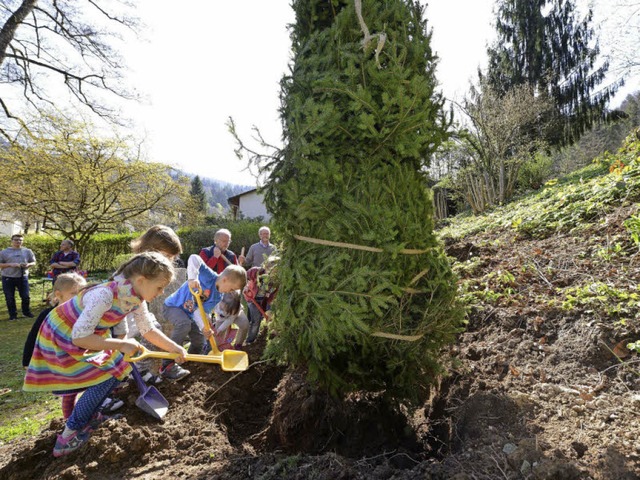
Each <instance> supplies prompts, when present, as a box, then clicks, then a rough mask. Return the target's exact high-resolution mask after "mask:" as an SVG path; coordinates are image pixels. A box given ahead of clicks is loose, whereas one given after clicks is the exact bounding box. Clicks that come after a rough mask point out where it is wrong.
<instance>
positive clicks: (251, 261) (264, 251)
mask: <svg viewBox="0 0 640 480" xmlns="http://www.w3.org/2000/svg"><path fill="white" fill-rule="evenodd" d="M258 236H259V237H260V241H259V242H258V243H254V244H253V245H251V246H250V247H249V251H248V252H247V256H246V257H245V256H243V255H240V257H238V260H239V262H240V265H243V266H244V268H246V269H247V270H248V269H250V268H251V267H260V266H261V265H262V264H263V263H264V261H265V260H266V259H267V258H269V257H270V256H271V254H272V253H273V251H274V250H275V249H276V246H275V245H274V244H273V243H271V242H269V239H270V238H271V230H270V229H269V227H267V226H262V227H260V230H258Z"/></svg>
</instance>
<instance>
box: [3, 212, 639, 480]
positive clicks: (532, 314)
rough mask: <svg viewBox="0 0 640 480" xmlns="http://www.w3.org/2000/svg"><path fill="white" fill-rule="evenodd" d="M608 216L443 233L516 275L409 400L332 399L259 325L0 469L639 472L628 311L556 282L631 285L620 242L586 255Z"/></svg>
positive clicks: (146, 474)
mask: <svg viewBox="0 0 640 480" xmlns="http://www.w3.org/2000/svg"><path fill="white" fill-rule="evenodd" d="M624 213H625V215H622V216H621V218H624V217H625V216H626V214H627V213H629V212H624ZM618 220H619V219H617V218H613V217H612V218H610V219H607V221H606V222H604V223H603V224H602V226H600V227H597V228H595V227H594V228H593V229H592V230H591V231H588V232H582V233H580V234H579V235H575V236H572V235H559V236H553V237H550V238H547V239H543V240H533V239H521V238H516V237H515V236H514V234H513V233H512V232H510V231H504V232H501V233H497V234H496V233H492V234H481V235H476V236H474V237H470V238H467V239H465V240H463V241H459V242H449V244H448V245H447V249H448V253H449V254H450V255H451V256H452V257H455V258H456V260H457V262H462V263H461V264H466V265H469V266H470V267H469V268H468V269H466V270H462V273H461V277H462V279H463V280H466V281H467V282H474V281H475V279H478V288H484V286H482V287H480V285H481V282H480V279H484V280H483V282H485V283H486V282H487V281H489V282H491V281H495V282H498V281H499V280H498V279H500V278H501V277H500V274H501V272H507V271H508V272H511V274H513V277H514V278H513V279H509V278H507V277H502V278H503V280H502V286H501V289H502V290H501V291H502V296H501V297H500V298H499V299H497V300H495V299H494V300H493V301H491V302H488V303H483V302H478V303H477V304H475V305H473V307H472V308H471V311H470V313H469V324H468V328H467V329H466V331H465V332H464V333H462V334H461V335H460V336H459V340H458V342H457V343H456V344H455V345H453V346H452V347H451V348H450V351H448V352H443V355H449V356H451V357H452V358H453V359H454V365H455V368H454V370H453V371H452V372H451V375H449V376H448V377H445V378H442V379H440V380H439V381H438V382H437V385H435V386H434V387H433V389H432V392H431V395H430V398H429V401H428V402H426V403H425V404H424V405H422V406H419V407H417V408H415V407H414V408H408V407H406V406H400V407H394V406H391V405H389V404H387V403H386V402H385V401H384V399H383V398H382V397H381V396H380V395H375V394H354V395H352V396H350V397H349V398H347V399H346V400H344V401H337V400H334V399H332V398H330V397H327V396H326V395H324V394H322V393H319V392H317V391H315V390H314V389H313V388H312V387H311V386H310V385H309V384H307V383H306V381H305V375H304V372H303V371H296V370H290V369H285V368H282V367H275V366H273V365H269V364H267V363H264V362H260V356H261V353H262V350H263V348H264V338H261V339H260V341H259V342H257V344H255V345H252V346H251V347H250V348H249V350H248V352H249V357H250V360H251V362H252V365H251V367H250V369H249V370H247V371H246V372H242V373H239V374H234V373H229V372H222V371H221V370H220V369H219V368H218V367H217V366H215V365H213V366H212V365H207V364H190V365H189V368H190V369H191V371H192V374H191V375H190V376H189V377H187V378H186V379H185V380H184V381H182V382H179V383H167V382H165V383H163V384H161V385H160V386H159V389H160V391H161V392H162V394H163V395H164V396H165V397H166V398H167V399H168V400H169V402H170V404H171V406H170V409H169V413H168V414H167V415H166V417H165V418H164V420H163V421H157V420H154V419H152V418H151V417H149V416H148V415H146V414H145V413H143V412H142V411H141V410H139V409H137V408H136V407H135V405H134V402H135V399H136V397H137V394H138V392H137V390H136V389H135V387H132V386H130V387H128V388H126V389H125V390H123V391H121V392H120V393H119V394H118V395H119V396H121V398H123V399H125V400H126V406H125V407H124V408H123V409H122V412H123V413H124V414H125V416H124V418H122V419H119V420H111V421H109V422H107V423H106V424H104V425H103V426H101V427H100V428H99V429H98V430H97V431H96V432H95V433H94V434H93V436H92V438H91V440H90V442H89V443H88V445H87V446H85V447H83V448H82V449H81V450H79V451H78V452H76V453H73V454H71V455H69V456H67V457H64V458H61V459H54V458H53V456H52V455H51V450H52V448H53V445H54V443H55V437H56V434H57V433H58V432H59V431H60V430H61V429H62V427H63V424H62V421H61V420H56V421H54V422H52V423H51V425H49V427H48V428H46V429H45V430H44V431H43V432H41V433H40V435H39V436H38V437H37V438H33V439H27V440H21V441H18V442H15V443H14V444H12V445H6V446H4V447H2V448H0V478H2V479H30V480H32V479H53V478H56V479H69V480H72V479H73V480H76V479H77V480H79V479H101V480H102V479H123V478H136V479H157V478H163V479H164V478H171V479H173V478H175V479H245V478H250V479H262V480H269V479H318V480H329V479H331V480H334V479H395V480H401V479H455V480H465V479H548V480H551V479H562V480H565V479H569V480H570V479H594V480H596V479H597V480H600V479H611V480H614V479H615V480H620V479H629V480H630V479H637V478H640V440H638V439H639V438H640V428H639V426H638V422H637V416H638V413H640V372H639V371H638V370H637V369H636V366H637V362H638V359H637V358H636V356H635V354H631V353H630V352H628V351H627V350H626V349H624V348H623V347H622V346H623V345H625V344H626V342H627V341H631V340H636V339H639V338H640V332H639V331H638V329H637V325H636V324H633V325H631V324H630V323H634V322H627V324H626V325H623V324H622V323H620V322H616V321H615V319H613V318H608V317H607V316H606V315H603V314H602V313H601V312H598V311H597V310H594V309H588V308H583V307H580V306H577V307H576V308H574V309H572V310H566V309H562V308H561V300H562V299H563V298H561V295H562V294H561V292H560V291H559V290H558V288H563V287H567V286H571V285H576V286H577V285H584V284H586V283H588V282H596V281H603V282H606V283H607V284H609V285H611V286H614V287H616V286H617V287H622V286H625V287H628V286H630V285H633V286H635V285H637V284H638V280H639V278H640V268H639V267H638V266H637V265H639V264H640V259H637V258H636V256H635V255H634V252H632V251H630V249H627V250H626V253H625V251H623V252H622V253H620V254H619V255H614V256H613V257H612V258H606V259H605V258H600V257H597V256H595V255H594V253H595V252H596V251H598V250H599V249H602V248H604V247H606V246H607V245H610V244H611V242H612V239H615V238H618V237H617V236H620V238H622V229H621V227H620V222H619V221H618ZM492 273H494V275H493V276H491V275H490V274H492ZM504 278H507V280H504ZM487 279H494V280H487ZM505 281H506V282H507V283H509V284H510V285H509V288H505V285H504V282H505ZM482 285H484V284H482ZM496 290H498V286H497V285H496Z"/></svg>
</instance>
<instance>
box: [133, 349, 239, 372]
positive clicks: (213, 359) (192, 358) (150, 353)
mask: <svg viewBox="0 0 640 480" xmlns="http://www.w3.org/2000/svg"><path fill="white" fill-rule="evenodd" d="M226 351H227V350H225V352H226ZM231 352H232V353H244V354H245V355H246V354H247V352H238V351H231ZM219 353H220V354H219V355H212V354H211V353H209V354H208V355H197V354H195V353H187V354H186V355H185V356H184V358H185V360H186V361H188V362H204V363H219V364H220V365H222V370H224V371H227V372H240V371H244V370H246V369H247V368H249V359H248V358H247V359H246V361H245V364H244V365H242V362H240V361H235V360H234V361H228V360H227V361H225V359H224V358H222V357H224V352H219ZM178 357H179V355H178V354H177V353H170V352H158V351H154V350H147V349H146V348H145V347H143V346H142V345H140V348H139V349H138V351H137V352H136V353H135V355H125V356H124V361H125V362H137V361H139V360H144V359H145V358H162V359H166V360H175V359H176V358H178ZM247 357H248V356H247Z"/></svg>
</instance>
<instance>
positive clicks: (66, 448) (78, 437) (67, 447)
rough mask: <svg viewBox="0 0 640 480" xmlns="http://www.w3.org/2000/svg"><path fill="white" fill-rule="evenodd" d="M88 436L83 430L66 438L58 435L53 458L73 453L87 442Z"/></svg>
mask: <svg viewBox="0 0 640 480" xmlns="http://www.w3.org/2000/svg"><path fill="white" fill-rule="evenodd" d="M90 436H91V434H90V433H89V432H85V431H84V430H81V431H78V432H75V433H73V434H72V435H70V436H69V437H66V438H65V437H63V436H62V434H60V435H58V439H57V440H56V446H55V447H53V456H54V457H56V458H58V457H62V456H64V455H69V454H70V453H72V452H75V451H76V450H77V449H79V448H80V447H81V446H82V445H84V444H85V443H87V442H88V441H89V437H90Z"/></svg>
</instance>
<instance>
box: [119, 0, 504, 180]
mask: <svg viewBox="0 0 640 480" xmlns="http://www.w3.org/2000/svg"><path fill="white" fill-rule="evenodd" d="M137 3H138V15H139V16H140V18H141V19H142V20H143V21H144V22H145V23H146V24H147V25H148V27H149V29H148V30H147V32H146V38H147V40H148V41H147V42H145V43H143V42H141V43H140V44H138V45H130V46H128V47H127V51H126V52H125V54H124V56H125V57H126V60H127V63H128V64H129V65H130V66H131V68H132V73H131V82H132V83H133V84H134V86H135V87H136V89H137V90H138V91H139V92H140V93H141V94H143V95H145V96H146V97H147V102H146V104H145V105H138V106H136V105H129V108H128V109H127V114H130V115H132V116H133V117H134V118H135V120H136V122H137V124H138V128H139V129H140V131H141V132H143V133H142V134H143V135H145V137H146V140H145V146H146V149H147V156H148V158H149V159H150V160H153V161H159V162H163V163H169V164H172V165H175V166H178V167H180V168H182V169H184V170H186V171H188V172H191V173H197V174H200V175H202V176H206V177H211V178H216V179H219V180H224V181H228V182H230V183H236V184H243V185H255V179H254V178H253V176H252V175H251V174H250V173H249V172H248V171H246V170H245V171H243V169H244V168H245V167H246V165H245V164H244V163H243V162H241V161H240V160H238V159H237V158H236V156H235V154H234V148H235V147H236V144H235V141H234V139H233V138H232V136H231V135H230V134H229V132H228V130H227V127H226V122H227V119H228V118H229V116H232V117H233V118H234V120H235V122H236V126H237V128H238V130H239V133H240V135H241V136H242V138H243V140H244V139H250V137H251V135H252V132H251V127H252V126H253V125H256V126H257V127H258V128H259V129H260V131H261V132H262V134H263V136H264V138H265V140H267V141H269V143H271V144H274V145H277V146H280V145H281V132H282V131H281V127H280V120H279V117H278V107H279V90H280V87H279V81H280V79H281V77H282V75H283V74H284V73H285V72H286V71H287V65H288V62H289V58H290V53H289V49H290V40H289V33H288V30H287V29H286V25H287V24H289V23H292V22H293V21H294V15H293V11H292V10H291V7H290V6H289V1H288V0H268V1H267V0H234V1H231V2H218V1H216V2H210V1H199V2H196V3H197V5H191V8H190V10H191V11H194V12H197V14H196V15H189V16H188V17H185V18H184V19H181V18H180V17H179V16H177V15H178V14H179V10H178V9H175V8H167V6H166V3H164V2H158V1H157V0H138V2H137ZM492 5H493V0H431V1H430V2H429V6H428V7H427V12H426V14H427V19H428V25H429V26H430V27H432V28H433V47H434V50H435V51H436V52H437V53H438V55H439V56H440V64H439V67H438V74H437V76H438V79H439V81H440V83H441V88H442V90H443V91H444V92H445V94H446V95H447V96H452V95H454V94H456V93H459V94H460V95H461V94H462V93H464V90H466V87H467V86H468V83H469V80H470V79H472V78H473V77H474V76H475V72H476V69H477V67H478V64H479V63H480V59H482V58H483V57H484V52H485V43H486V39H487V38H488V36H489V35H491V34H492V28H491V26H490V22H491V21H492V14H491V9H492ZM452 25H455V26H453V27H452ZM254 146H255V145H254Z"/></svg>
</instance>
